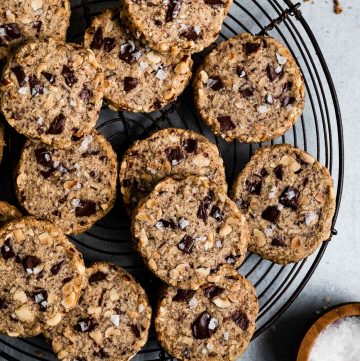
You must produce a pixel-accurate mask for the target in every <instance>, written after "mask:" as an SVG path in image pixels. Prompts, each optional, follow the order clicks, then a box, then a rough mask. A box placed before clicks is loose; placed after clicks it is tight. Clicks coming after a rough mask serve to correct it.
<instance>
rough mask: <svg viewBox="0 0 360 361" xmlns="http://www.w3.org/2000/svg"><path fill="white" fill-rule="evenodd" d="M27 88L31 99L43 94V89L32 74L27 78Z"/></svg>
mask: <svg viewBox="0 0 360 361" xmlns="http://www.w3.org/2000/svg"><path fill="white" fill-rule="evenodd" d="M29 86H30V93H31V95H32V96H33V97H36V96H38V95H41V94H44V88H43V86H42V84H41V83H40V81H39V79H38V78H37V77H36V75H34V74H31V75H30V76H29Z"/></svg>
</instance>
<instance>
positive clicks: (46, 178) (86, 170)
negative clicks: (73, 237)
mask: <svg viewBox="0 0 360 361" xmlns="http://www.w3.org/2000/svg"><path fill="white" fill-rule="evenodd" d="M116 180H117V162H116V154H115V152H114V151H113V149H112V147H111V145H110V144H109V143H108V142H107V140H106V139H105V138H104V137H103V136H102V135H101V134H99V133H97V132H96V131H95V130H93V131H92V132H91V134H90V135H87V136H86V137H85V138H83V139H80V140H77V141H74V142H73V146H72V147H71V148H68V149H55V148H50V147H47V146H45V145H44V144H42V143H40V142H32V141H27V142H26V144H25V146H24V149H23V151H22V154H21V158H20V162H19V165H18V169H17V172H16V194H17V197H18V200H19V203H20V204H21V205H22V207H23V208H24V209H25V210H26V211H27V212H28V213H29V214H31V215H33V216H36V217H37V218H43V219H47V220H49V221H51V222H53V223H55V224H57V225H58V226H59V227H60V228H62V229H63V231H64V232H65V233H66V234H70V233H71V234H77V233H81V232H84V231H86V230H87V229H89V228H90V227H91V226H92V225H93V224H94V223H95V222H96V221H98V220H99V219H101V218H102V217H104V216H105V215H106V214H107V213H108V212H109V211H110V210H111V208H112V207H113V205H114V203H115V197H116Z"/></svg>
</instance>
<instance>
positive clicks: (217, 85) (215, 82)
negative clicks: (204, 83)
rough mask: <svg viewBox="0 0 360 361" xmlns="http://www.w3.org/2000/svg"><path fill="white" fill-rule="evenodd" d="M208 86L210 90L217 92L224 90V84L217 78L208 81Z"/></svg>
mask: <svg viewBox="0 0 360 361" xmlns="http://www.w3.org/2000/svg"><path fill="white" fill-rule="evenodd" d="M208 86H209V88H211V89H212V90H215V91H218V90H220V89H223V88H224V83H223V81H222V80H221V78H220V77H219V76H213V77H211V78H209V80H208Z"/></svg>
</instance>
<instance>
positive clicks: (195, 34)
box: [180, 26, 200, 41]
mask: <svg viewBox="0 0 360 361" xmlns="http://www.w3.org/2000/svg"><path fill="white" fill-rule="evenodd" d="M180 36H181V37H183V38H185V39H186V40H192V41H195V40H197V39H199V37H200V32H199V31H196V30H195V28H194V27H193V26H189V27H188V28H187V29H186V30H184V31H183V32H181V33H180Z"/></svg>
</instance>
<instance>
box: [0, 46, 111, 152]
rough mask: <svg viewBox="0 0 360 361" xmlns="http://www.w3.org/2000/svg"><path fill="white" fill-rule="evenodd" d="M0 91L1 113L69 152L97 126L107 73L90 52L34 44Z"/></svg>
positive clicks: (9, 68)
mask: <svg viewBox="0 0 360 361" xmlns="http://www.w3.org/2000/svg"><path fill="white" fill-rule="evenodd" d="M0 89H1V91H2V98H1V110H2V112H3V113H4V116H5V118H6V120H7V121H8V123H9V124H10V125H11V126H12V127H14V128H15V129H16V130H17V131H18V132H19V133H21V134H24V135H25V136H27V137H28V138H32V139H38V140H41V141H42V142H43V143H45V144H49V145H52V146H54V147H57V148H66V147H69V146H70V145H71V144H72V143H71V139H72V138H74V137H75V138H76V137H82V136H84V135H86V134H88V133H89V132H90V131H91V129H92V128H93V127H94V126H95V123H96V121H97V119H98V116H99V112H100V108H101V104H102V98H103V90H104V73H103V71H102V68H101V67H100V65H99V64H98V63H97V61H96V59H95V56H94V54H93V52H92V51H91V50H88V49H85V48H82V47H80V46H79V45H74V44H66V43H63V42H61V41H57V40H54V39H48V40H33V41H30V42H29V43H27V44H25V45H24V46H22V47H21V48H20V49H19V50H18V51H17V52H16V54H15V56H14V57H13V58H12V59H11V60H10V61H9V62H8V64H7V65H6V67H5V70H4V74H3V79H2V86H1V88H0Z"/></svg>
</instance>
